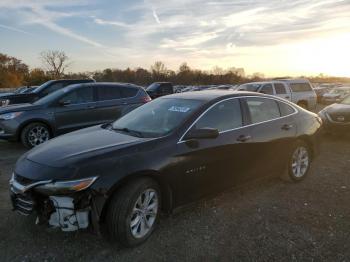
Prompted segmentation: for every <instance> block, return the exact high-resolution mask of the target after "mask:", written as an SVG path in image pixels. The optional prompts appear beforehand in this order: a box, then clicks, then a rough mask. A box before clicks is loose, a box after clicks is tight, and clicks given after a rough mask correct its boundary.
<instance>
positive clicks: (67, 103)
mask: <svg viewBox="0 0 350 262" xmlns="http://www.w3.org/2000/svg"><path fill="white" fill-rule="evenodd" d="M59 105H60V106H68V105H70V101H69V100H68V101H60V102H59Z"/></svg>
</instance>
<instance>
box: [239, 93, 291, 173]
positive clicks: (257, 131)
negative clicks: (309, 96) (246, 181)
mask: <svg viewBox="0 0 350 262" xmlns="http://www.w3.org/2000/svg"><path fill="white" fill-rule="evenodd" d="M245 103H246V104H245V105H246V107H247V109H248V111H249V113H250V123H251V127H252V130H251V132H252V140H253V141H252V142H253V144H254V147H253V149H252V152H254V157H252V158H251V159H250V170H249V174H250V175H251V176H252V178H260V177H262V176H264V175H269V174H272V173H278V172H282V171H283V169H284V168H285V167H286V164H287V162H286V161H287V159H288V156H289V154H290V152H291V150H292V146H293V145H294V143H295V135H296V130H297V129H296V123H295V121H294V115H295V113H296V110H295V109H294V108H293V107H291V106H290V105H288V104H286V103H284V102H281V101H279V100H275V99H273V98H262V97H247V98H246V99H245Z"/></svg>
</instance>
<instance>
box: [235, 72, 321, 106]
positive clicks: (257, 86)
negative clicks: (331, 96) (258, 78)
mask: <svg viewBox="0 0 350 262" xmlns="http://www.w3.org/2000/svg"><path fill="white" fill-rule="evenodd" d="M238 90H246V91H252V92H259V93H264V94H268V95H274V96H278V97H281V98H284V99H287V100H289V101H291V102H293V103H295V104H297V105H299V106H301V107H303V108H305V109H314V108H315V107H316V104H317V95H316V93H315V91H314V90H313V89H312V87H311V84H310V82H309V81H308V80H306V79H281V80H273V81H264V82H252V83H247V84H243V85H240V86H239V88H238Z"/></svg>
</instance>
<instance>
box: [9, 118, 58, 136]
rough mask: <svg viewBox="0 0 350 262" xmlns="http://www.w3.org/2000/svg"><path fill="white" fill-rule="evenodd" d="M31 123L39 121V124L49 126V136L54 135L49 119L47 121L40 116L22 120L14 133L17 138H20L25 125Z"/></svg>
mask: <svg viewBox="0 0 350 262" xmlns="http://www.w3.org/2000/svg"><path fill="white" fill-rule="evenodd" d="M33 123H41V124H44V125H46V126H47V127H48V128H49V132H50V135H51V137H53V136H54V129H53V127H52V125H51V123H50V122H49V121H47V120H46V119H42V118H34V119H29V120H27V121H25V122H23V123H22V124H21V125H20V126H19V128H18V131H17V134H16V138H17V140H20V138H21V134H22V131H23V129H24V128H25V127H26V126H28V125H30V124H33Z"/></svg>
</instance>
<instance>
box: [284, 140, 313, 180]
mask: <svg viewBox="0 0 350 262" xmlns="http://www.w3.org/2000/svg"><path fill="white" fill-rule="evenodd" d="M310 164H311V154H310V150H309V147H308V146H307V144H306V143H305V142H303V141H298V142H297V144H296V145H295V146H294V148H293V150H292V153H291V155H290V157H289V161H288V174H287V175H288V178H289V180H291V181H295V182H297V181H301V180H302V179H304V178H305V176H306V175H307V173H308V172H309V169H310Z"/></svg>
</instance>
